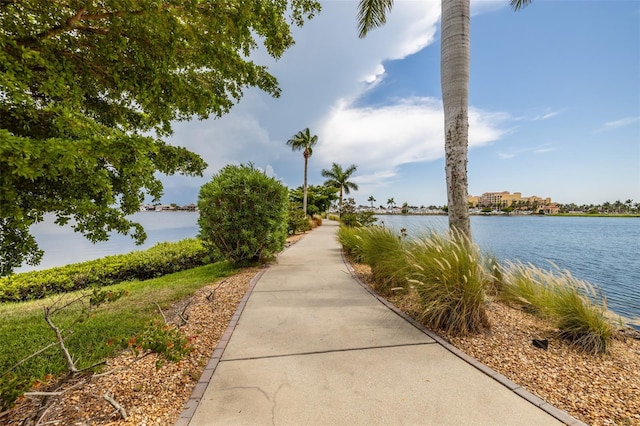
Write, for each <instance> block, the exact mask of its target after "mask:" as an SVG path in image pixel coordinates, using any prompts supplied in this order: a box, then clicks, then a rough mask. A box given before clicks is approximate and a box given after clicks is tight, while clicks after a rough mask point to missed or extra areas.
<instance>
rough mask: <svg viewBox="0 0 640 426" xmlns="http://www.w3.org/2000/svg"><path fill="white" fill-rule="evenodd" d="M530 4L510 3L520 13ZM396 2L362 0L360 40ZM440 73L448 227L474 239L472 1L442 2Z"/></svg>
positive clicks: (520, 0)
mask: <svg viewBox="0 0 640 426" xmlns="http://www.w3.org/2000/svg"><path fill="white" fill-rule="evenodd" d="M529 3H531V0H510V4H511V6H512V7H513V8H514V9H515V10H519V9H520V8H522V7H523V6H526V5H527V4H529ZM392 7H393V0H360V3H359V6H358V30H359V35H360V37H365V36H366V35H367V33H368V32H369V31H370V30H372V29H374V28H376V27H380V26H382V25H384V24H385V23H386V20H387V18H386V16H387V13H388V12H389V11H390V10H391V8H392ZM441 7H442V16H441V35H440V40H441V44H440V55H441V59H440V69H441V86H442V104H443V109H444V136H445V142H444V146H445V169H446V176H447V200H448V213H449V227H450V228H452V229H457V230H458V231H460V232H462V233H463V234H464V235H466V236H468V237H469V238H471V225H470V220H469V201H468V182H467V152H468V142H469V114H468V107H469V69H470V55H471V48H470V10H469V9H470V5H469V0H441Z"/></svg>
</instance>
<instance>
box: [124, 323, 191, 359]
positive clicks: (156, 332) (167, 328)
mask: <svg viewBox="0 0 640 426" xmlns="http://www.w3.org/2000/svg"><path fill="white" fill-rule="evenodd" d="M128 344H129V347H130V348H132V349H133V351H134V353H135V354H136V356H138V355H140V354H142V353H144V352H146V351H149V352H151V353H156V354H158V355H160V356H161V357H162V358H159V359H158V360H157V361H156V368H160V367H162V364H163V360H166V361H171V362H178V361H180V360H181V359H182V358H184V357H185V356H186V355H188V354H189V353H190V352H191V351H193V346H192V345H191V339H190V338H189V337H187V336H185V335H184V333H183V332H182V331H180V329H179V328H177V327H175V326H173V325H168V324H164V323H162V322H160V321H158V320H154V321H151V322H150V323H149V325H148V326H147V328H145V329H144V331H143V332H142V333H141V334H139V335H137V336H134V337H132V338H131V339H129V341H128Z"/></svg>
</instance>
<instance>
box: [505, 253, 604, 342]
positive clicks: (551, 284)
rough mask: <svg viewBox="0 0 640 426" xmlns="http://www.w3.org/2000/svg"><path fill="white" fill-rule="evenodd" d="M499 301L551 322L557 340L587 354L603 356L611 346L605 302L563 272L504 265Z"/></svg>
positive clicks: (596, 291)
mask: <svg viewBox="0 0 640 426" xmlns="http://www.w3.org/2000/svg"><path fill="white" fill-rule="evenodd" d="M500 298H502V299H503V300H505V301H508V302H511V303H516V304H518V305H520V306H523V307H525V308H527V309H529V310H531V311H532V312H534V313H537V314H539V315H541V316H544V317H547V318H549V319H551V320H552V321H553V322H554V324H555V325H556V326H557V327H558V329H559V332H560V336H561V337H563V338H565V339H567V340H568V341H570V342H571V343H573V344H574V345H575V346H577V347H579V348H581V349H583V350H585V351H586V352H588V353H592V354H602V353H606V352H608V350H609V348H610V346H611V339H612V336H613V332H614V326H613V324H612V322H611V319H610V316H609V311H608V310H607V303H606V299H605V298H604V297H603V296H602V293H601V292H600V290H599V289H597V288H596V287H595V286H594V285H592V284H590V283H588V282H586V281H583V280H580V279H577V278H575V277H574V276H572V275H571V273H570V272H569V271H567V270H560V269H559V268H558V267H557V266H555V265H553V270H551V271H548V270H544V269H541V268H538V267H536V266H534V265H531V264H523V263H520V262H508V263H507V265H506V267H505V269H504V282H503V285H502V290H501V293H500Z"/></svg>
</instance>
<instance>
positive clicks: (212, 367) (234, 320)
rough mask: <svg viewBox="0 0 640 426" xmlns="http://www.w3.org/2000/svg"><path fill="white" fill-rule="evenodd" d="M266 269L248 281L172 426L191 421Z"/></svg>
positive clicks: (182, 424)
mask: <svg viewBox="0 0 640 426" xmlns="http://www.w3.org/2000/svg"><path fill="white" fill-rule="evenodd" d="M267 269H268V266H267V267H265V268H264V269H261V270H260V272H258V273H257V274H256V275H255V276H254V277H253V278H252V279H251V281H250V282H249V288H247V291H246V293H245V294H244V297H243V298H242V300H241V301H240V304H239V305H238V308H237V309H236V312H235V313H234V314H233V316H232V317H231V321H229V325H228V326H227V329H226V330H225V332H224V334H223V335H222V337H221V338H220V341H219V342H218V346H216V348H215V349H214V351H213V354H211V359H210V360H209V363H208V364H207V365H206V367H205V368H204V371H203V372H202V375H201V376H200V379H198V383H196V385H195V387H194V388H193V391H192V392H191V396H190V397H189V399H188V400H187V402H186V403H185V404H184V406H183V409H182V413H181V414H180V417H178V420H177V421H176V423H175V424H174V426H187V425H188V424H189V422H191V418H192V417H193V414H194V413H195V412H196V409H197V408H198V404H200V400H201V399H202V396H203V395H204V391H205V389H207V385H208V384H209V381H210V380H211V377H212V376H213V373H214V371H216V367H217V366H218V363H219V362H220V358H222V354H223V353H224V350H225V349H226V348H227V343H228V342H229V339H230V338H231V335H232V334H233V330H235V328H236V325H237V324H238V320H239V319H240V315H241V314H242V311H244V307H245V306H246V305H247V300H249V296H251V293H253V289H254V288H255V286H256V284H257V283H258V281H259V280H260V278H262V275H264V273H265V272H266V270H267Z"/></svg>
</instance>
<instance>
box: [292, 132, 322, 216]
mask: <svg viewBox="0 0 640 426" xmlns="http://www.w3.org/2000/svg"><path fill="white" fill-rule="evenodd" d="M317 142H318V136H316V135H311V131H310V130H309V128H308V127H307V128H306V129H304V130H301V131H299V132H298V133H296V134H295V135H293V136H292V137H291V139H289V140H288V141H287V145H288V146H290V147H291V150H292V151H302V155H303V156H304V187H303V190H302V194H303V195H302V209H303V210H304V214H307V167H308V164H309V157H311V154H313V149H312V148H313V146H314V145H315V144H316V143H317Z"/></svg>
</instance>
